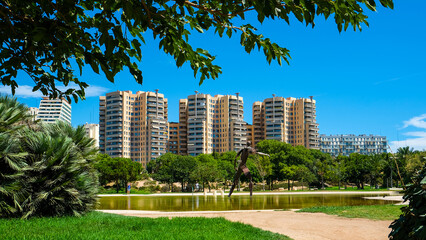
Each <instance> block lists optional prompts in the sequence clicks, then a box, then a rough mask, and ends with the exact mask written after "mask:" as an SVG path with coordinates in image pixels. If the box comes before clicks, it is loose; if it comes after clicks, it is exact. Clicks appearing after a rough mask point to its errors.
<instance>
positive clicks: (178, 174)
mask: <svg viewBox="0 0 426 240" xmlns="http://www.w3.org/2000/svg"><path fill="white" fill-rule="evenodd" d="M196 163H197V161H196V160H195V158H194V157H193V156H177V158H176V161H174V164H173V172H174V176H175V181H178V182H180V183H181V187H182V192H183V191H184V189H185V183H187V182H189V181H190V175H191V173H192V172H193V171H194V169H195V166H196Z"/></svg>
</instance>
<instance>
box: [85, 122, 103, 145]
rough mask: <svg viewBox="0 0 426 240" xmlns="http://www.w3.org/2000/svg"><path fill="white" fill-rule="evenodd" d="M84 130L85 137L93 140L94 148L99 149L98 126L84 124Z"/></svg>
mask: <svg viewBox="0 0 426 240" xmlns="http://www.w3.org/2000/svg"><path fill="white" fill-rule="evenodd" d="M84 130H86V135H87V136H88V137H89V138H92V139H94V140H95V145H96V147H99V124H96V123H86V124H84Z"/></svg>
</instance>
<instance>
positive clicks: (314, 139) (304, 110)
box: [253, 95, 319, 149]
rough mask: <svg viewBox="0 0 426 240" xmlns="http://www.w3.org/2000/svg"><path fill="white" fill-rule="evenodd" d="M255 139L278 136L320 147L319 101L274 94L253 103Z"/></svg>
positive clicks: (312, 147)
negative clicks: (317, 112)
mask: <svg viewBox="0 0 426 240" xmlns="http://www.w3.org/2000/svg"><path fill="white" fill-rule="evenodd" d="M253 139H254V143H255V144H257V143H258V142H259V141H261V140H264V139H275V140H278V141H281V142H286V143H289V144H291V145H293V146H297V145H303V146H305V147H306V148H309V149H319V133H318V123H317V122H316V101H315V100H313V98H312V97H310V98H292V97H289V98H283V97H276V96H275V95H273V97H272V98H267V99H265V100H264V101H263V102H255V103H254V104H253Z"/></svg>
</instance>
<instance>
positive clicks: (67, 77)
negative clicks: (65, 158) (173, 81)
mask: <svg viewBox="0 0 426 240" xmlns="http://www.w3.org/2000/svg"><path fill="white" fill-rule="evenodd" d="M376 2H377V1H376V0H357V1H354V0H330V1H296V0H289V1H277V0H267V1H229V0H227V1H217V0H209V1H186V0H177V1H164V0H156V1H145V0H141V1H128V0H116V1H99V0H80V1H69V0H58V1H51V0H8V1H2V2H1V4H0V13H1V15H2V18H1V19H0V25H1V28H0V29H1V32H0V33H1V34H0V41H1V48H0V62H1V63H2V64H0V79H1V83H2V84H3V85H6V86H10V87H11V89H12V93H14V92H15V89H16V88H17V87H18V83H17V81H16V77H17V74H18V72H20V71H22V72H24V73H26V74H27V75H28V76H30V77H31V79H32V80H33V81H34V83H35V86H34V88H33V91H36V90H40V91H41V92H42V93H43V94H44V95H50V96H51V97H53V98H56V97H62V96H64V97H67V98H68V99H69V100H70V96H73V97H74V100H75V101H77V100H78V98H79V97H80V98H84V96H85V92H84V89H85V88H86V87H87V86H88V85H87V83H85V82H82V81H80V79H79V78H78V77H77V74H75V69H74V68H75V66H77V67H78V69H79V75H80V76H81V75H82V69H83V67H84V66H85V65H89V66H90V67H91V69H92V70H93V71H94V72H95V73H98V74H99V73H100V72H103V73H104V74H105V76H106V78H107V79H108V80H109V81H111V82H114V78H115V76H116V74H117V73H118V72H120V71H122V70H123V68H127V69H128V70H129V72H130V73H131V74H132V76H133V77H134V78H135V80H136V81H137V82H138V83H140V84H141V83H142V80H143V79H142V71H141V70H140V69H139V67H138V65H137V63H136V61H141V59H142V48H141V46H142V44H143V43H145V37H146V36H145V34H146V33H148V32H149V33H150V34H152V35H153V37H154V38H158V39H159V41H158V43H159V48H160V49H162V50H163V51H164V52H165V53H167V54H169V55H171V56H172V57H173V58H174V60H175V61H176V65H177V66H178V67H180V66H182V65H183V64H184V63H186V62H188V63H189V65H190V67H191V68H192V70H193V72H194V76H196V75H197V73H200V75H199V79H200V84H201V83H202V82H203V81H204V80H205V79H206V78H213V79H215V78H217V77H218V75H219V74H220V73H221V72H222V70H221V68H220V67H219V66H217V65H215V64H214V63H213V61H214V60H215V57H214V55H212V54H210V53H209V52H208V51H207V50H204V49H199V48H197V49H194V47H193V46H192V45H191V44H190V43H189V42H190V39H189V36H190V35H191V34H193V33H196V32H198V33H204V32H206V31H209V30H210V31H214V32H215V33H217V34H218V36H219V37H223V36H224V34H226V35H227V36H228V37H229V38H231V37H232V36H235V35H239V37H240V44H241V46H242V47H244V50H245V51H246V52H248V53H250V52H251V51H252V50H254V49H256V48H257V49H259V50H260V49H262V50H263V53H264V55H265V57H266V60H267V61H268V62H269V63H270V62H271V61H272V60H276V61H277V62H278V63H279V64H281V63H282V61H286V62H288V59H289V57H290V55H289V50H288V49H286V48H284V47H281V46H279V45H278V44H276V43H274V42H272V41H271V40H270V39H269V38H267V37H265V36H263V35H262V34H261V33H258V32H257V31H256V28H255V27H253V25H252V24H253V23H254V22H259V23H262V22H263V21H264V20H265V18H269V19H274V20H277V21H285V22H287V23H288V24H290V16H291V15H294V16H295V19H296V20H297V21H300V22H303V23H305V24H306V25H307V26H312V27H314V26H315V20H316V17H317V16H323V17H324V18H325V19H328V18H329V17H330V16H332V17H333V18H334V21H335V23H336V25H337V28H338V30H339V31H342V30H346V29H347V28H348V27H349V26H352V27H353V29H354V30H357V29H359V30H361V26H362V25H363V24H365V25H367V26H368V22H367V15H366V14H365V10H366V9H369V10H372V11H375V10H376ZM380 4H381V5H382V6H384V7H387V8H393V1H392V0H380ZM254 17H257V20H252V19H253V18H254ZM247 19H249V20H250V22H251V23H252V24H250V23H247ZM242 20H243V21H242ZM70 83H75V84H76V85H77V86H78V88H79V89H74V88H73V87H69V84H70ZM58 85H65V86H66V87H68V88H67V89H66V90H65V91H61V90H60V89H58Z"/></svg>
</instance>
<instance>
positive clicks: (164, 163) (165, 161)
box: [147, 153, 177, 191]
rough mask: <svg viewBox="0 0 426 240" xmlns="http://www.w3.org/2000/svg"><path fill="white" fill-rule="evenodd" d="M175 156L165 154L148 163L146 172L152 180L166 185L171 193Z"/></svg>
mask: <svg viewBox="0 0 426 240" xmlns="http://www.w3.org/2000/svg"><path fill="white" fill-rule="evenodd" d="M176 159H177V156H176V155H175V154H173V153H166V154H164V155H161V156H160V157H158V158H156V159H154V160H151V161H149V163H148V165H147V170H148V172H149V173H151V176H152V178H153V179H155V180H157V181H160V182H163V183H168V184H169V185H170V187H171V189H170V190H171V191H173V183H174V181H175V179H176V177H175V176H174V164H175V161H176Z"/></svg>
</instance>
